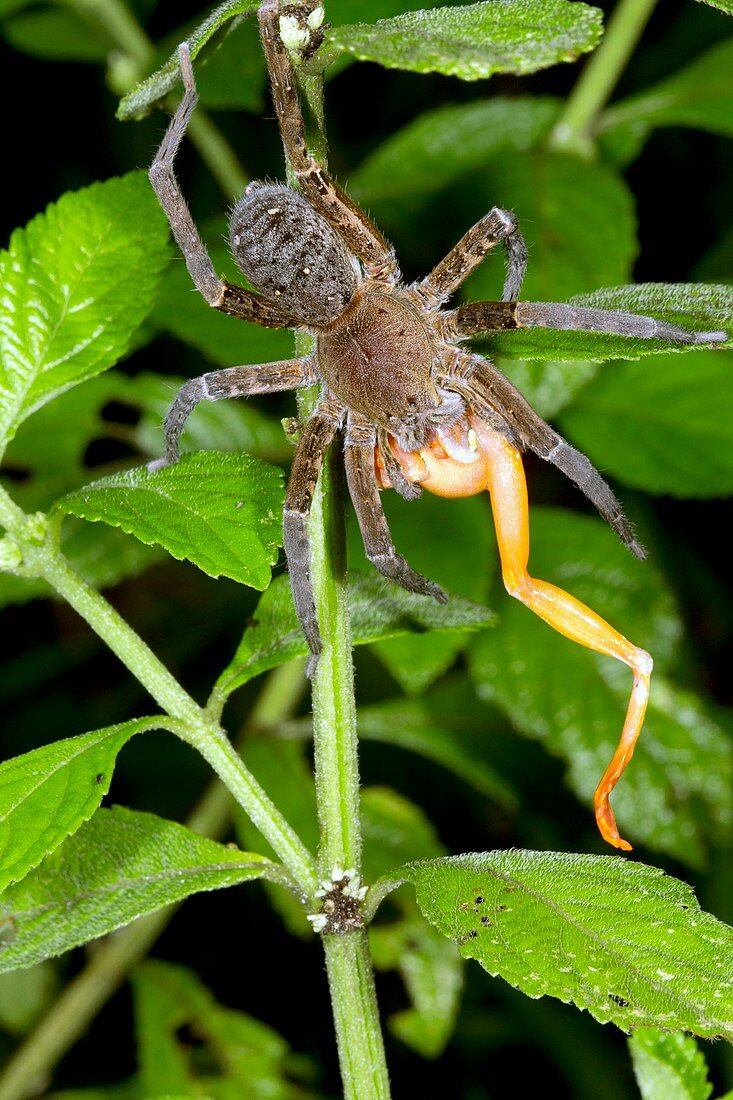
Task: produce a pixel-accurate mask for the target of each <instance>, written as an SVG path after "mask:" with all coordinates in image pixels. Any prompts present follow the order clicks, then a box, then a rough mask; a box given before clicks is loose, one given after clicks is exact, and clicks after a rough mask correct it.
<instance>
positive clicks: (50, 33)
mask: <svg viewBox="0 0 733 1100" xmlns="http://www.w3.org/2000/svg"><path fill="white" fill-rule="evenodd" d="M2 30H3V37H5V38H6V39H7V40H8V42H9V43H10V45H11V46H14V47H15V49H16V50H20V51H21V52H22V53H27V54H29V55H30V56H31V57H42V58H47V59H48V60H51V61H88V62H96V63H100V64H101V63H103V62H104V61H105V59H106V57H107V55H108V54H109V51H110V49H111V48H112V46H113V42H112V40H111V39H110V38H109V37H108V36H107V35H106V34H105V32H104V29H103V27H102V25H101V22H100V23H99V24H96V23H95V24H92V22H91V21H88V20H86V19H84V18H82V17H81V16H80V15H79V14H77V12H75V11H73V10H66V9H54V8H45V9H42V10H40V11H31V12H24V13H23V14H22V15H16V16H14V17H13V18H11V19H6V20H5V21H4V22H3V28H2Z"/></svg>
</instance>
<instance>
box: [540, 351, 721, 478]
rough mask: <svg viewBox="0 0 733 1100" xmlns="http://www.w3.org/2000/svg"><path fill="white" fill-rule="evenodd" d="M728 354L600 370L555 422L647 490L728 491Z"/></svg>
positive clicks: (601, 462)
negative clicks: (558, 422)
mask: <svg viewBox="0 0 733 1100" xmlns="http://www.w3.org/2000/svg"><path fill="white" fill-rule="evenodd" d="M732 423H733V355H731V354H730V353H726V352H723V353H721V352H718V351H699V352H698V353H697V355H695V356H694V357H693V358H686V359H680V358H679V357H677V356H674V355H662V356H658V357H657V358H655V359H654V360H653V361H652V362H645V363H619V364H614V365H613V366H608V367H607V368H606V369H605V370H602V371H601V372H600V373H599V374H598V375H596V377H595V378H594V379H593V381H592V382H591V383H590V384H589V385H588V386H586V387H585V389H583V390H582V391H581V392H580V393H579V394H578V395H577V396H576V398H575V400H574V401H573V403H572V404H571V405H570V406H568V407H567V408H566V409H565V410H564V411H563V413H562V415H561V417H560V427H561V429H562V430H563V431H564V432H567V433H568V434H569V435H570V437H571V438H572V440H573V442H574V443H576V444H577V446H579V447H580V449H581V450H583V451H585V452H586V453H587V455H588V457H589V458H590V459H591V461H592V462H595V463H596V464H598V465H601V466H604V467H609V468H610V469H612V470H613V473H614V476H615V477H616V478H618V479H619V481H622V482H624V483H625V484H626V485H633V486H635V487H637V488H641V489H644V490H646V492H649V493H660V494H661V493H665V494H669V495H670V496H675V497H695V498H702V499H705V498H709V497H717V496H727V495H729V494H730V493H733V432H732V431H731V424H732Z"/></svg>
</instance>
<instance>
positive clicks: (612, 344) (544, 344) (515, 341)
mask: <svg viewBox="0 0 733 1100" xmlns="http://www.w3.org/2000/svg"><path fill="white" fill-rule="evenodd" d="M475 296H476V295H474V297H475ZM523 296H524V295H523ZM527 297H528V296H527ZM558 297H559V296H558ZM547 300H550V295H548V296H547ZM568 302H569V304H570V305H574V306H588V307H590V308H592V309H610V310H621V311H622V312H623V311H626V312H627V313H640V314H643V315H644V316H647V317H655V318H657V320H660V321H669V322H671V323H672V324H675V325H682V326H683V327H684V328H688V329H690V331H692V332H720V331H721V330H723V331H725V332H728V334H729V337H730V338H729V339H728V341H727V342H726V343H725V344H716V350H717V349H720V348H722V347H732V346H733V287H730V286H724V285H720V286H706V285H704V284H700V283H639V284H638V285H637V286H616V287H604V288H603V289H601V290H596V291H594V292H593V293H592V294H576V295H575V296H574V297H572V298H569V299H568ZM481 344H482V347H486V348H487V349H488V351H489V354H491V355H500V356H501V355H504V356H507V357H508V358H510V359H564V360H568V361H569V360H573V359H583V360H591V361H595V362H598V361H600V360H602V359H643V358H644V357H645V356H647V355H660V354H667V353H670V352H673V353H674V354H675V355H682V354H685V353H687V352H689V351H696V352H699V350H700V349H699V347H695V346H694V345H690V344H670V343H667V341H666V340H656V339H655V340H642V339H639V338H637V337H633V336H614V335H612V334H610V333H599V332H560V331H557V330H552V331H551V330H550V329H540V328H533V329H524V330H522V331H516V332H512V333H510V334H506V333H495V334H494V333H492V334H488V333H487V334H485V335H482V337H481Z"/></svg>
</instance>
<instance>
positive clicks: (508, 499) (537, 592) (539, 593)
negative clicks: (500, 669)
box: [397, 415, 653, 851]
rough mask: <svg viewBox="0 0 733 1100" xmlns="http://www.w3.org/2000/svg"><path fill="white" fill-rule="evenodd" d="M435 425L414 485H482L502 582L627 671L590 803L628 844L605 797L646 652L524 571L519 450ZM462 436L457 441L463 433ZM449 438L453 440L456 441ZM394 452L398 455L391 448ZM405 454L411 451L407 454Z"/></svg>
mask: <svg viewBox="0 0 733 1100" xmlns="http://www.w3.org/2000/svg"><path fill="white" fill-rule="evenodd" d="M456 435H457V433H456V432H455V431H454V432H453V438H451V432H450V431H444V432H440V433H439V436H440V442H439V443H438V444H437V445H436V441H433V443H432V445H428V446H427V447H424V448H423V449H422V451H420V456H419V457H420V460H421V464H422V469H421V471H420V474H419V476H420V484H421V485H422V487H423V488H424V489H428V490H429V491H430V492H433V493H436V494H437V495H438V496H447V497H459V496H470V495H473V494H475V493H477V492H479V491H480V490H481V489H488V491H489V493H490V495H491V507H492V511H493V515H494V524H495V527H496V538H497V542H498V545H499V556H500V559H501V573H502V579H503V581H504V586H505V587H506V589H507V591H508V592H509V594H510V595H511V596H514V597H515V598H516V599H518V600H520V601H521V602H522V603H523V604H525V605H526V606H527V607H529V608H530V609H531V610H532V611H534V613H535V614H536V615H538V616H539V617H540V618H541V619H544V621H545V622H546V623H548V624H549V625H550V626H551V627H553V628H554V629H555V630H557V631H558V632H559V633H560V634H564V635H565V637H566V638H570V639H571V641H574V642H577V643H578V644H579V645H582V646H586V647H587V648H588V649H592V650H595V651H596V652H597V653H604V654H606V655H607V656H609V657H615V658H616V660H618V661H622V662H623V663H624V664H625V665H628V666H629V668H630V669H631V671H632V673H633V676H634V683H633V688H632V690H631V697H630V699H629V705H628V710H627V713H626V719H625V721H624V727H623V732H622V734H621V739H620V741H619V744H618V747H617V748H616V751H615V753H614V754H613V758H612V760H611V762H610V764H609V765H608V767H607V768H606V771H605V772H604V774H603V777H602V779H601V781H600V783H599V784H598V787H597V788H596V792H595V796H594V807H595V815H596V821H597V823H598V828H599V830H600V832H601V835H602V836H603V838H604V840H606V841H608V843H609V844H612V845H613V846H614V847H616V848H621V849H623V850H624V851H630V850H631V845H630V844H629V842H628V841H626V840H624V839H623V838H622V837H621V836H620V834H619V831H618V827H617V825H616V818H615V816H614V813H613V810H612V809H611V805H610V802H609V797H610V795H611V792H612V791H613V789H614V787H615V786H616V784H617V782H618V780H619V779H620V777H621V775H622V774H623V772H624V770H625V768H626V766H627V764H628V763H629V761H630V759H631V757H632V755H633V752H634V748H635V746H636V742H637V740H638V737H639V734H640V733H641V728H642V724H643V722H644V715H645V713H646V708H647V702H648V699H649V686H650V678H651V672H652V664H653V662H652V659H651V657H650V656H649V654H648V653H646V652H645V651H644V650H643V649H639V648H638V647H637V646H635V645H633V644H632V643H631V642H629V641H628V640H627V639H626V638H624V637H623V635H622V634H619V632H618V631H617V630H615V629H614V628H613V627H612V626H610V625H609V623H607V622H606V621H605V620H604V619H602V618H601V617H600V615H597V614H596V612H595V611H592V610H591V609H590V608H589V607H587V606H586V605H585V604H583V603H581V601H580V600H578V599H576V598H575V596H571V595H570V593H569V592H565V591H564V590H563V589H561V588H558V587H557V586H556V585H554V584H550V583H549V582H548V581H543V580H537V579H536V578H534V577H531V576H530V575H529V573H528V572H527V563H528V561H529V505H528V497H527V480H526V477H525V474H524V467H523V464H522V458H521V455H520V453H519V451H518V450H517V449H516V447H514V446H513V445H512V444H511V443H510V442H509V440H508V439H506V438H505V437H504V436H503V435H502V434H501V433H500V432H497V431H495V430H494V429H493V428H491V427H489V426H488V425H487V424H485V423H483V422H482V421H481V420H479V419H478V418H477V417H475V416H471V415H469V418H468V434H467V436H465V435H464V439H463V441H462V440H457V439H456ZM466 439H467V440H468V442H465V440H466ZM456 444H457V445H456ZM397 457H398V458H402V456H401V455H400V454H399V451H398V452H397ZM410 458H411V459H412V461H413V466H412V469H413V472H414V469H415V467H414V458H415V456H410Z"/></svg>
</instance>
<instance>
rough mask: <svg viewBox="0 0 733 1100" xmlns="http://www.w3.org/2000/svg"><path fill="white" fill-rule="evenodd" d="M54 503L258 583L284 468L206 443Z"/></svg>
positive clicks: (263, 582)
mask: <svg viewBox="0 0 733 1100" xmlns="http://www.w3.org/2000/svg"><path fill="white" fill-rule="evenodd" d="M57 506H58V508H59V509H61V511H63V512H66V513H70V514H71V515H76V516H80V517H81V518H83V519H88V520H92V521H101V522H103V523H108V524H110V525H112V526H114V527H121V528H122V529H123V531H127V533H128V534H132V535H135V537H136V538H138V539H140V540H141V542H145V543H148V544H156V545H159V546H164V547H165V549H166V550H167V551H168V552H169V553H170V554H172V555H173V557H174V558H178V559H179V560H183V559H185V560H188V561H191V562H193V563H194V564H195V565H197V566H198V567H199V569H202V570H203V571H204V572H205V573H208V574H209V576H211V577H220V576H225V577H231V578H232V579H233V580H236V581H240V582H241V583H242V584H247V585H250V587H252V588H258V589H260V590H262V589H264V588H266V587H267V585H268V584H269V581H270V568H271V566H272V565H273V564H274V563H275V561H276V560H277V555H278V547H279V545H280V541H281V533H280V532H281V526H282V474H281V472H280V470H278V469H276V468H275V467H273V466H268V465H267V464H266V463H264V462H260V461H259V460H258V459H255V458H251V457H250V456H249V455H243V454H242V455H233V454H222V453H219V452H215V451H206V452H201V453H199V454H194V455H184V456H183V457H182V458H181V461H180V462H178V463H177V464H176V465H174V466H166V467H164V468H163V469H160V470H154V471H151V470H149V469H147V468H146V467H142V468H138V469H135V470H128V471H126V472H125V473H122V474H115V475H113V476H112V477H107V478H103V479H102V480H101V481H97V482H93V483H92V484H91V485H88V486H86V487H85V488H84V489H80V490H78V491H77V492H75V493H69V494H67V496H65V497H62V498H61V500H60V501H58V504H57Z"/></svg>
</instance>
